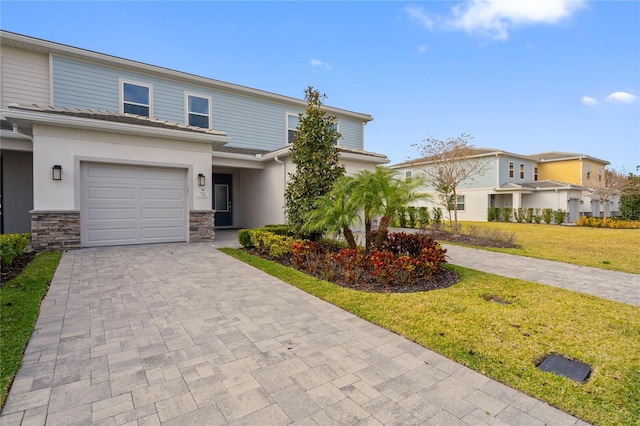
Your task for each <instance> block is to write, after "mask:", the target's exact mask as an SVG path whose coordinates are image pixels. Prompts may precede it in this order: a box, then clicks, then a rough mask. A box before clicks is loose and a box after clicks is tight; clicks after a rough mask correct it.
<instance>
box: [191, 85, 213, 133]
mask: <svg viewBox="0 0 640 426" xmlns="http://www.w3.org/2000/svg"><path fill="white" fill-rule="evenodd" d="M185 104H186V108H185V110H186V113H187V117H186V120H185V121H186V123H187V124H188V125H189V126H194V127H202V128H203V129H210V128H211V97H209V96H202V95H194V94H190V93H186V94H185Z"/></svg>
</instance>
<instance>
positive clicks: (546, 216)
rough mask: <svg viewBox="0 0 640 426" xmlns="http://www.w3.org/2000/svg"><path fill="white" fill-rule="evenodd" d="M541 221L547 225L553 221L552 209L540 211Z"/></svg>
mask: <svg viewBox="0 0 640 426" xmlns="http://www.w3.org/2000/svg"><path fill="white" fill-rule="evenodd" d="M542 220H544V223H546V224H547V225H548V224H550V223H551V221H552V220H553V210H552V209H542Z"/></svg>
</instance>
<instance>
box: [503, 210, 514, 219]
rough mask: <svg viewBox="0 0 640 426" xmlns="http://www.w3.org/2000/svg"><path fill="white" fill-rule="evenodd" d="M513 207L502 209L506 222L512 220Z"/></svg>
mask: <svg viewBox="0 0 640 426" xmlns="http://www.w3.org/2000/svg"><path fill="white" fill-rule="evenodd" d="M512 211H513V209H512V208H511V207H505V208H503V209H502V220H504V221H505V222H511V212H512Z"/></svg>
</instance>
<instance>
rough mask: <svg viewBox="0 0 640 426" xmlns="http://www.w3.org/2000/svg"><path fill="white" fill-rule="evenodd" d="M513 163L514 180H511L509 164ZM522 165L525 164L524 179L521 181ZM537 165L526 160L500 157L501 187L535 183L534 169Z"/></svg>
mask: <svg viewBox="0 0 640 426" xmlns="http://www.w3.org/2000/svg"><path fill="white" fill-rule="evenodd" d="M510 161H512V162H513V178H509V162H510ZM520 164H524V179H520ZM536 166H537V163H536V162H535V161H532V160H527V159H525V158H518V157H511V156H506V155H505V156H500V185H504V184H506V183H510V182H511V183H525V182H532V181H533V168H534V167H536Z"/></svg>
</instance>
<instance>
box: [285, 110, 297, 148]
mask: <svg viewBox="0 0 640 426" xmlns="http://www.w3.org/2000/svg"><path fill="white" fill-rule="evenodd" d="M289 117H297V118H298V122H300V121H299V120H300V113H297V112H289V111H286V112H285V113H284V129H285V131H284V143H285V146H291V145H293V140H292V141H291V142H289V130H293V131H294V132H295V130H296V129H297V128H298V126H296V129H289Z"/></svg>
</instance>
